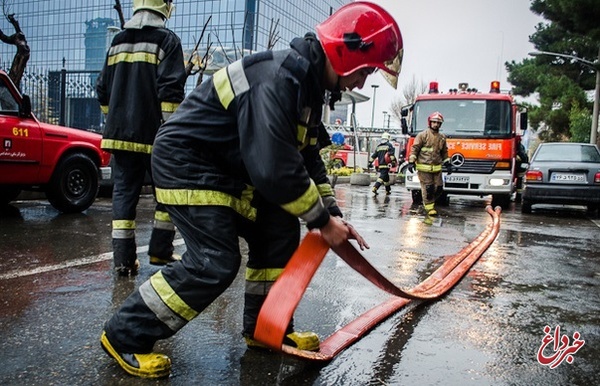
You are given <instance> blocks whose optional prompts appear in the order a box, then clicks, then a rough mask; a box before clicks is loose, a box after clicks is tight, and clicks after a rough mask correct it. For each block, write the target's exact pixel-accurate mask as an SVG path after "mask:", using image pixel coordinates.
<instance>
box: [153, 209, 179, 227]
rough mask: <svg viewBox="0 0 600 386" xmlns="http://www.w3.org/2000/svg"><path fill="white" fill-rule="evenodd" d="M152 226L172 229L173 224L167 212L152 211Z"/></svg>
mask: <svg viewBox="0 0 600 386" xmlns="http://www.w3.org/2000/svg"><path fill="white" fill-rule="evenodd" d="M154 228H155V229H162V230H166V231H174V230H175V225H174V224H173V222H171V217H170V216H169V214H168V213H167V212H161V211H158V210H157V211H156V212H154Z"/></svg>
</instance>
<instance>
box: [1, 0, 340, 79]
mask: <svg viewBox="0 0 600 386" xmlns="http://www.w3.org/2000/svg"><path fill="white" fill-rule="evenodd" d="M349 2H350V0H175V1H174V4H175V7H176V8H175V12H174V14H173V16H172V18H171V19H170V20H169V21H168V24H167V26H168V27H169V28H170V29H172V30H173V31H174V32H175V33H176V34H177V35H178V36H179V37H180V38H181V42H182V45H183V47H184V50H191V49H192V48H193V47H194V45H195V44H196V39H198V38H199V37H200V34H201V32H202V28H203V27H204V24H205V23H206V21H207V20H208V19H209V17H210V18H211V20H210V23H209V25H208V27H207V31H206V32H205V36H204V38H203V42H202V43H201V44H200V52H203V50H202V49H203V48H204V50H206V45H205V44H206V42H208V41H209V40H210V42H211V43H212V47H213V48H217V47H220V46H222V47H227V48H235V49H236V51H238V52H240V51H241V49H242V48H243V49H245V50H249V51H261V50H264V49H266V48H267V47H268V44H269V38H270V37H271V41H272V42H273V41H274V42H275V45H274V49H281V48H286V47H287V46H288V43H289V41H290V40H291V39H292V38H294V37H296V36H302V35H304V33H305V32H308V31H314V27H315V25H316V24H318V23H319V22H321V21H323V20H324V19H325V18H327V16H328V15H330V14H331V13H332V12H333V11H335V10H336V9H338V8H340V7H341V6H342V5H344V4H346V3H349ZM7 4H9V8H8V9H9V13H13V14H15V17H16V19H17V20H18V21H19V23H20V26H21V29H22V30H23V32H24V34H25V36H26V38H27V41H28V43H29V47H30V48H31V58H30V60H29V63H28V66H31V67H35V68H46V69H49V70H60V69H62V68H63V64H64V67H65V68H66V69H67V70H83V69H87V70H95V69H99V68H101V66H102V62H103V60H104V55H105V53H106V49H107V45H108V44H109V43H110V39H111V38H112V35H113V34H114V31H115V29H116V28H119V27H120V23H119V18H118V14H117V12H116V11H115V9H114V8H113V6H114V5H115V1H114V0H62V1H53V0H7ZM121 5H122V9H123V15H124V18H125V20H128V19H129V18H130V17H131V15H132V6H133V5H132V1H131V0H122V1H121ZM2 20H4V21H3V22H0V28H1V29H2V30H3V31H4V33H5V34H7V35H11V34H12V33H13V32H14V31H13V29H12V26H11V25H10V24H9V23H8V22H7V21H6V20H5V19H2ZM14 53H15V47H13V46H11V45H7V44H0V63H2V67H3V68H7V63H8V64H10V62H11V61H12V58H13V56H14Z"/></svg>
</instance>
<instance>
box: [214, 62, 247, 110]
mask: <svg viewBox="0 0 600 386" xmlns="http://www.w3.org/2000/svg"><path fill="white" fill-rule="evenodd" d="M213 85H214V87H215V90H216V91H217V95H218V96H219V100H220V101H221V104H222V105H223V107H225V109H227V108H228V107H229V104H230V103H231V101H233V98H235V97H236V96H238V95H240V94H242V93H244V92H246V91H248V90H249V89H250V84H249V83H248V79H247V78H246V73H245V72H244V67H243V66H242V61H241V60H238V61H237V62H233V63H232V64H230V65H229V66H227V67H225V68H222V69H220V70H219V71H217V72H216V73H215V74H214V75H213Z"/></svg>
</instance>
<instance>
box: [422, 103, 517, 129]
mask: <svg viewBox="0 0 600 386" xmlns="http://www.w3.org/2000/svg"><path fill="white" fill-rule="evenodd" d="M434 111H439V112H440V113H441V114H442V115H443V116H444V124H443V125H442V132H443V133H444V134H445V135H446V136H448V137H450V138H452V137H461V138H483V137H485V138H508V137H510V135H511V130H510V123H511V122H510V119H511V118H510V111H511V105H510V102H508V101H505V100H483V99H444V100H422V101H417V102H416V103H415V105H414V109H413V112H412V122H411V133H412V134H413V135H415V134H416V133H418V132H419V131H422V130H425V129H426V128H427V117H428V116H429V115H430V114H431V113H433V112H434Z"/></svg>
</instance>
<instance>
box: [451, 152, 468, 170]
mask: <svg viewBox="0 0 600 386" xmlns="http://www.w3.org/2000/svg"><path fill="white" fill-rule="evenodd" d="M450 163H451V164H452V166H455V167H457V168H459V167H461V166H463V164H464V163H465V156H464V155H462V154H460V153H455V154H453V155H452V158H450Z"/></svg>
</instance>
